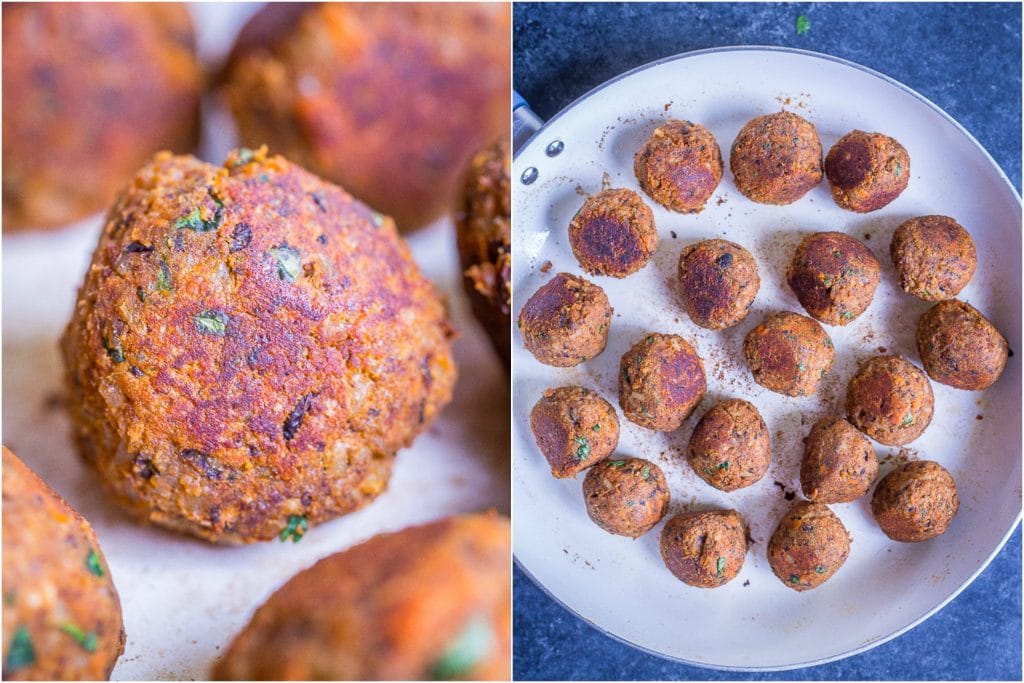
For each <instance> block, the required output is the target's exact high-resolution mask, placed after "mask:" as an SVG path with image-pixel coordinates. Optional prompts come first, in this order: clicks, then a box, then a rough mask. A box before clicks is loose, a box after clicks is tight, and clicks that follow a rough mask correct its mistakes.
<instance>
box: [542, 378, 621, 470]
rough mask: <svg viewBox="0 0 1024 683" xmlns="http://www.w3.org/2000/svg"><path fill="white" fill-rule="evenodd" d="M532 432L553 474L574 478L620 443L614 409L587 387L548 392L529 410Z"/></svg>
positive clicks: (549, 390)
mask: <svg viewBox="0 0 1024 683" xmlns="http://www.w3.org/2000/svg"><path fill="white" fill-rule="evenodd" d="M530 429H531V430H532V431H533V436H534V438H535V439H536V440H537V446H538V448H540V451H541V453H543V454H544V457H545V458H547V461H548V464H549V465H550V466H551V474H552V475H554V476H556V477H559V478H564V477H575V476H576V475H577V474H579V473H580V472H582V471H583V470H585V469H586V468H588V467H590V466H591V465H593V464H594V463H595V462H598V461H599V460H603V459H604V458H606V457H607V456H608V455H610V454H611V452H612V451H614V450H615V447H616V446H617V445H618V443H619V418H618V416H617V415H616V414H615V408H613V407H612V404H610V403H608V401H606V400H604V399H603V398H601V397H600V396H599V395H598V394H597V392H595V391H591V390H590V389H587V388H585V387H578V386H567V387H558V388H557V389H548V390H547V391H545V392H544V395H543V396H542V397H541V399H540V400H539V401H537V403H536V405H534V406H533V410H531V411H530Z"/></svg>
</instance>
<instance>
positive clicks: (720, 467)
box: [715, 460, 729, 470]
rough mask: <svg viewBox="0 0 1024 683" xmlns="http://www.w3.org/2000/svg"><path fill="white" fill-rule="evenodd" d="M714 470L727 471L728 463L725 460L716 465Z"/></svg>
mask: <svg viewBox="0 0 1024 683" xmlns="http://www.w3.org/2000/svg"><path fill="white" fill-rule="evenodd" d="M715 469H716V470H727V469H729V461H728V460H725V461H723V462H720V463H718V464H717V465H715Z"/></svg>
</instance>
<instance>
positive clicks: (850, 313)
mask: <svg viewBox="0 0 1024 683" xmlns="http://www.w3.org/2000/svg"><path fill="white" fill-rule="evenodd" d="M839 317H840V318H842V319H843V320H853V317H854V316H853V311H843V312H842V313H840V314H839Z"/></svg>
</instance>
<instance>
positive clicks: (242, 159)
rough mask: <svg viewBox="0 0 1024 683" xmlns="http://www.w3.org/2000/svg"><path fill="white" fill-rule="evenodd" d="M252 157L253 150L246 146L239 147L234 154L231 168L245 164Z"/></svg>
mask: <svg viewBox="0 0 1024 683" xmlns="http://www.w3.org/2000/svg"><path fill="white" fill-rule="evenodd" d="M252 158H253V151H252V150H251V149H249V148H248V147H239V148H238V154H236V155H235V162H234V163H233V164H231V168H237V167H239V166H245V165H246V164H248V163H249V162H250V161H252Z"/></svg>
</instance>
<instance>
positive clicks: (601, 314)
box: [516, 273, 612, 368]
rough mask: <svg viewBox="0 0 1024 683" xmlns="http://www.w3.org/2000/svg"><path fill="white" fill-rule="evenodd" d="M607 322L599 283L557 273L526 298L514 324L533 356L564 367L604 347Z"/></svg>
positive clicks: (607, 309) (608, 310)
mask: <svg viewBox="0 0 1024 683" xmlns="http://www.w3.org/2000/svg"><path fill="white" fill-rule="evenodd" d="M611 323H612V307H611V304H610V303H608V296H607V295H606V294H605V293H604V290H603V289H601V287H599V286H598V285H595V284H594V283H593V282H590V281H589V280H585V279H583V278H581V277H577V276H575V275H572V274H570V273H559V274H558V275H556V276H555V277H553V278H551V279H550V280H548V281H547V282H546V283H544V285H543V286H541V288H540V289H538V290H537V291H536V292H534V293H533V296H531V297H530V298H529V299H528V300H527V301H526V305H524V306H523V308H522V309H521V310H520V311H519V320H518V321H517V323H516V324H517V326H518V327H519V333H520V334H522V335H523V346H525V347H526V350H527V351H529V352H530V353H532V354H533V356H534V358H536V359H537V360H539V361H540V362H541V363H544V364H545V365H553V366H555V367H559V368H568V367H572V366H573V365H579V364H580V363H582V362H584V361H587V360H590V359H591V358H594V357H595V356H597V355H598V354H600V353H601V352H602V351H604V347H605V344H606V343H607V342H608V329H609V328H610V327H611Z"/></svg>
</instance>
